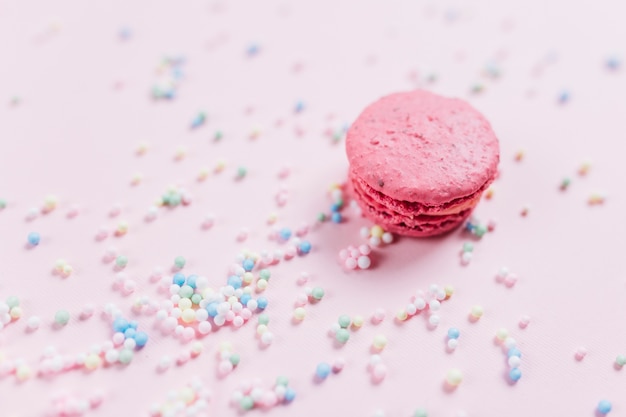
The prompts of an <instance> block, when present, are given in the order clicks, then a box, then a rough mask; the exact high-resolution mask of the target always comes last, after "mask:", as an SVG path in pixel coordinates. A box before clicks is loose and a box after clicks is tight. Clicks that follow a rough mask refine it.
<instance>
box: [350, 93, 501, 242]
mask: <svg viewBox="0 0 626 417" xmlns="http://www.w3.org/2000/svg"><path fill="white" fill-rule="evenodd" d="M346 152H347V155H348V160H349V162H350V172H349V188H350V189H351V191H352V195H353V198H354V199H355V200H356V201H357V202H358V204H359V206H360V207H361V209H362V211H363V215H364V216H365V217H367V218H369V219H370V220H371V221H373V222H375V223H376V224H378V225H380V226H382V227H383V228H385V229H386V230H389V231H391V232H395V233H398V234H401V235H406V236H419V237H423V236H434V235H438V234H442V233H445V232H448V231H451V230H453V229H454V228H456V227H458V226H459V225H461V224H462V223H463V221H464V220H465V219H467V217H468V216H469V215H470V213H471V212H472V210H473V209H474V207H475V206H476V204H477V203H478V201H479V200H480V197H481V195H482V193H483V191H485V189H486V188H487V187H488V186H489V184H491V182H492V181H493V179H494V177H495V176H496V173H497V168H498V162H499V159H500V150H499V144H498V139H497V138H496V135H495V134H494V132H493V130H492V128H491V125H490V124H489V122H488V121H487V119H485V117H484V116H483V115H482V114H480V113H479V112H478V111H477V110H476V109H474V108H473V107H472V106H470V105H469V104H468V103H466V102H465V101H463V100H459V99H454V98H446V97H441V96H439V95H436V94H433V93H430V92H427V91H422V90H417V91H410V92H403V93H395V94H391V95H388V96H385V97H383V98H381V99H379V100H378V101H376V102H374V103H372V104H370V105H369V106H368V107H367V108H366V109H365V110H363V112H362V113H361V114H360V115H359V117H358V118H357V120H356V121H355V122H354V123H353V124H352V126H351V127H350V129H349V131H348V135H347V138H346Z"/></svg>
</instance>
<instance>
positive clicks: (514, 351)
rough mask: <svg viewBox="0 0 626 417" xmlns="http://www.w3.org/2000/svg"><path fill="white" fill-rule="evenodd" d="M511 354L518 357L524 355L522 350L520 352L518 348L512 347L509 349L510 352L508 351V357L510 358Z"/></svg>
mask: <svg viewBox="0 0 626 417" xmlns="http://www.w3.org/2000/svg"><path fill="white" fill-rule="evenodd" d="M511 356H517V357H518V358H521V357H522V352H520V350H519V349H518V348H515V347H512V348H511V349H509V351H508V353H507V357H508V358H510V357H511Z"/></svg>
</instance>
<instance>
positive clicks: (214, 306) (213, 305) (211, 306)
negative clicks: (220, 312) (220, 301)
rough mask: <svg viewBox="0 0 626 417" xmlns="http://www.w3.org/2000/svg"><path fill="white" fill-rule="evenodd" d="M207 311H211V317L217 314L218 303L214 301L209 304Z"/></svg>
mask: <svg viewBox="0 0 626 417" xmlns="http://www.w3.org/2000/svg"><path fill="white" fill-rule="evenodd" d="M206 311H207V313H209V317H215V316H217V303H216V302H215V301H214V302H212V303H209V304H207V306H206Z"/></svg>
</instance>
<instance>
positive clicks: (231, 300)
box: [228, 295, 239, 305]
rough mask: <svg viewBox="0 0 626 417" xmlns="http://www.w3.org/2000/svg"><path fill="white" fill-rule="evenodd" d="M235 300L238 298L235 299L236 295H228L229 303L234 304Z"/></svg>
mask: <svg viewBox="0 0 626 417" xmlns="http://www.w3.org/2000/svg"><path fill="white" fill-rule="evenodd" d="M237 301H239V299H237V297H235V296H234V295H231V296H230V297H228V302H229V304H230V305H233V304H235V303H236V302H237Z"/></svg>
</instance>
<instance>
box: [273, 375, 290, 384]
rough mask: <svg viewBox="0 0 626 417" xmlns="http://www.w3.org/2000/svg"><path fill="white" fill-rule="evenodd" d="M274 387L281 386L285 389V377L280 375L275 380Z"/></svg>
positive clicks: (286, 381) (286, 382) (286, 380)
mask: <svg viewBox="0 0 626 417" xmlns="http://www.w3.org/2000/svg"><path fill="white" fill-rule="evenodd" d="M276 385H282V386H283V387H286V386H287V385H289V379H288V378H287V377H286V376H283V375H281V376H279V377H278V378H276Z"/></svg>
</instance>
